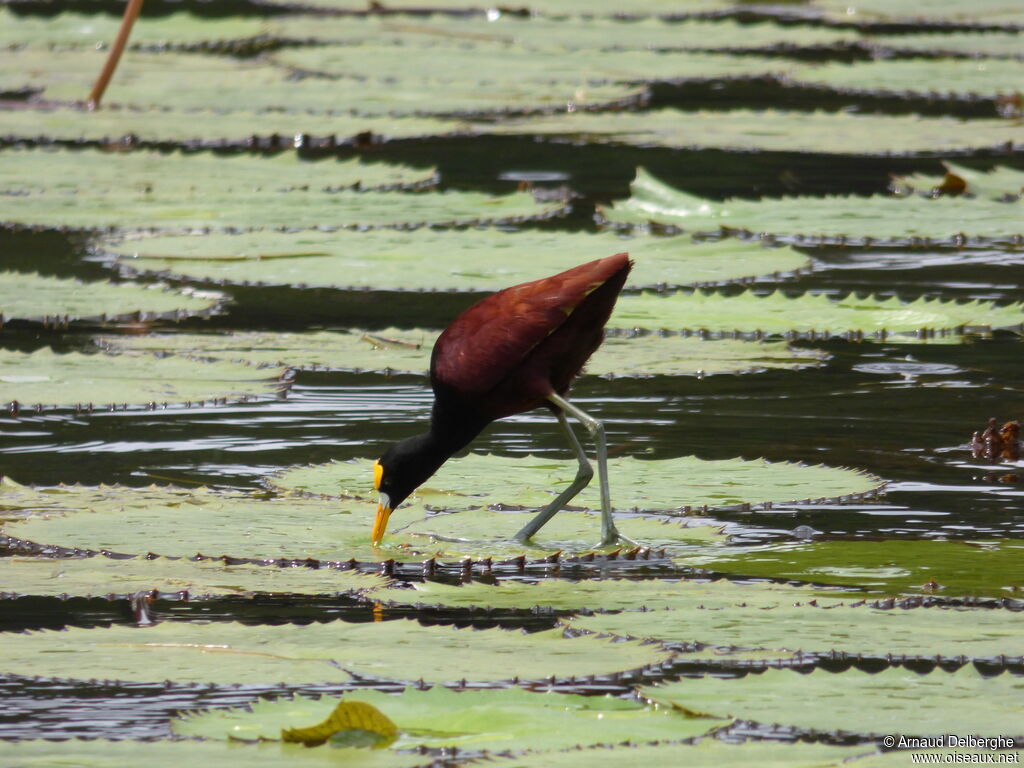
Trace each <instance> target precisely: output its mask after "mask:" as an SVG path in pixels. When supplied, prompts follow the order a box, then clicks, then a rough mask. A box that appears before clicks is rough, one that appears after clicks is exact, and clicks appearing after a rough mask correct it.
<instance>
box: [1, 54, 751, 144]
mask: <svg viewBox="0 0 1024 768" xmlns="http://www.w3.org/2000/svg"><path fill="white" fill-rule="evenodd" d="M390 53H391V55H392V57H393V58H405V59H406V60H408V55H407V54H408V51H406V50H404V49H403V50H402V51H400V52H399V53H400V54H401V55H400V56H396V55H395V54H396V51H395V50H394V49H391V51H390ZM106 55H107V54H106V51H48V50H24V51H19V52H17V53H16V54H14V55H7V56H4V58H3V59H0V91H16V90H18V89H22V88H37V89H41V90H42V97H43V98H44V99H46V100H48V101H56V102H78V101H81V99H82V97H83V94H87V93H88V92H89V88H90V87H91V86H92V81H93V79H95V76H96V72H98V71H99V70H100V68H101V67H102V66H103V61H104V59H105V57H106ZM727 58H729V57H723V59H727ZM415 66H416V65H415V64H414V63H412V62H409V66H408V67H406V68H405V72H404V74H405V75H408V74H409V72H412V71H414V68H415ZM733 66H734V67H736V68H740V67H743V66H744V65H742V64H734V65H733ZM746 68H747V69H750V68H751V66H750V65H746ZM550 80H551V78H547V79H546V81H544V82H528V81H526V80H525V78H520V77H517V78H514V79H511V80H510V79H509V78H504V77H503V78H502V79H501V80H500V81H498V82H494V83H490V84H486V85H483V86H482V85H481V83H480V78H479V77H472V76H464V77H462V78H461V79H460V80H459V81H457V82H452V81H444V80H441V79H438V78H428V77H403V78H401V79H398V80H385V79H383V78H382V77H381V76H380V75H378V74H377V73H371V74H370V77H369V78H367V79H355V78H350V79H346V80H345V83H344V85H340V84H331V83H325V82H324V81H323V80H322V79H321V78H303V79H299V80H296V79H294V78H292V77H290V73H289V71H288V69H286V68H284V67H280V66H274V65H272V64H269V63H266V62H265V61H264V60H262V59H246V60H240V59H235V58H231V57H227V56H204V55H200V54H196V53H189V54H174V53H159V54H150V53H136V52H132V51H129V52H127V53H125V55H124V57H123V58H122V61H121V64H120V66H119V67H118V70H117V84H116V88H113V89H111V92H110V94H109V96H108V98H107V100H106V101H105V102H104V110H106V109H108V108H109V107H111V106H114V107H116V106H118V105H132V106H134V107H154V108H160V109H161V110H163V109H175V110H190V109H208V110H244V111H253V110H275V109H276V110H282V109H290V110H304V111H313V112H319V113H329V114H348V113H351V114H358V115H382V116H383V115H428V114H429V115H455V114H467V113H468V114H487V113H496V112H497V113H504V112H510V111H511V112H522V113H525V112H533V111H544V110H552V109H558V110H562V109H565V108H566V105H567V104H572V105H573V106H574V107H575V108H579V109H593V108H602V107H606V106H607V107H612V106H621V105H623V104H629V103H639V102H641V101H643V100H645V99H646V97H647V89H646V88H645V87H644V86H640V85H632V84H628V83H627V84H618V83H600V84H593V83H591V84H587V83H584V82H575V81H573V82H568V81H563V82H561V83H553V82H550ZM183 82H187V83H188V87H187V88H182V87H181V86H182V83H183ZM222 124H223V123H222ZM244 130H246V131H249V132H251V128H245V129H244Z"/></svg>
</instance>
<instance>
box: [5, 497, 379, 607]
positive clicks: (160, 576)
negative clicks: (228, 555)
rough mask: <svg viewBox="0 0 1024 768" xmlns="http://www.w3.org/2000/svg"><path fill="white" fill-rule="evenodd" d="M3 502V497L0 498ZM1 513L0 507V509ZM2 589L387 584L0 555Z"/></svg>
mask: <svg viewBox="0 0 1024 768" xmlns="http://www.w3.org/2000/svg"><path fill="white" fill-rule="evenodd" d="M0 504H2V499H0ZM0 515H2V513H0ZM0 573H3V578H2V584H3V588H2V591H3V593H4V594H6V595H36V596H50V597H52V596H62V595H68V596H70V597H108V596H117V597H125V596H130V595H133V594H135V593H136V592H140V591H147V592H149V591H152V590H157V591H158V592H165V593H172V592H182V591H185V592H188V593H189V594H188V596H189V599H190V600H194V599H196V598H197V597H222V596H224V595H242V596H250V595H253V594H294V595H336V594H363V593H366V592H369V591H371V590H375V589H379V588H381V587H384V586H387V584H388V580H387V579H385V578H383V577H381V576H376V575H374V574H368V573H359V572H357V571H348V570H345V571H342V570H338V569H335V568H301V567H299V568H278V567H277V566H274V565H228V564H226V563H223V562H217V561H211V560H200V561H198V562H197V561H193V560H188V559H181V560H172V559H169V558H166V557H159V558H138V557H136V558H132V559H129V560H125V559H120V558H116V559H115V558H108V557H104V556H102V555H98V556H96V557H86V558H61V559H56V560H55V559H51V558H39V557H35V558H30V557H4V558H0Z"/></svg>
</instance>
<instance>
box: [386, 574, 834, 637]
mask: <svg viewBox="0 0 1024 768" xmlns="http://www.w3.org/2000/svg"><path fill="white" fill-rule="evenodd" d="M412 587H413V588H412V589H381V590H379V591H377V592H375V593H374V600H380V601H387V602H393V603H401V604H411V605H444V606H452V607H458V608H498V609H508V608H515V609H525V608H549V609H554V610H574V609H581V608H585V609H587V610H590V611H615V610H624V609H637V610H646V611H655V610H660V609H665V608H672V609H675V610H677V611H680V614H679V615H683V614H682V609H687V610H695V609H697V608H705V607H706V608H708V609H712V610H713V609H726V608H732V607H736V606H739V605H742V606H744V607H746V608H750V609H765V608H778V607H787V606H792V605H793V604H795V603H800V602H806V601H808V600H817V601H820V602H821V603H822V604H825V603H835V602H837V601H838V600H840V599H841V597H842V596H841V595H840V597H836V595H837V594H840V593H836V592H832V593H826V592H824V591H822V590H819V589H814V588H809V587H798V586H792V585H789V584H772V583H770V582H754V583H749V584H740V583H738V582H732V581H727V580H725V579H720V580H718V581H688V580H683V579H679V580H673V581H662V580H660V579H646V580H633V579H603V580H600V581H598V580H588V581H561V580H553V579H546V580H544V581H540V582H537V583H535V584H527V583H524V582H518V581H501V582H499V583H498V584H495V585H491V584H484V583H482V582H470V583H468V584H460V585H458V586H453V585H451V584H443V583H440V582H436V581H425V582H418V583H415V584H413V585H412ZM686 615H689V614H686ZM621 616H623V617H624V618H625V617H627V616H628V617H632V618H634V619H635V618H636V617H635V615H634V614H632V613H630V614H621ZM601 618H604V617H601ZM608 618H611V619H612V620H614V618H613V617H608ZM645 621H646V619H645ZM658 625H660V623H658V624H656V626H658ZM644 631H646V629H645V624H644V623H643V622H640V623H637V624H634V630H633V631H631V632H629V634H640V633H642V632H644ZM618 634H624V633H621V632H620V633H618Z"/></svg>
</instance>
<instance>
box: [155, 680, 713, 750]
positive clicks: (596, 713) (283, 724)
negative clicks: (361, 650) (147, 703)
mask: <svg viewBox="0 0 1024 768" xmlns="http://www.w3.org/2000/svg"><path fill="white" fill-rule="evenodd" d="M338 701H339V700H338V699H336V698H334V697H326V696H325V697H323V698H320V699H312V698H305V697H294V698H290V699H288V698H282V699H277V700H276V701H268V700H266V699H262V700H260V701H258V702H257V703H256V704H254V705H252V707H248V708H242V709H217V710H210V711H206V712H194V713H190V714H187V715H185V716H183V717H181V718H179V719H176V720H173V721H172V722H171V728H172V729H173V730H174V732H175V733H176V734H178V735H179V736H187V737H191V738H196V737H198V738H203V739H225V738H228V739H232V740H234V739H240V740H243V741H258V740H266V739H270V740H275V739H277V738H279V735H280V730H281V728H287V727H296V726H298V725H301V724H304V723H308V722H316V721H317V720H318V719H322V718H324V717H326V716H327V714H329V713H330V711H331V710H332V709H333V708H334V707H335V706H336V705H337V703H338ZM341 701H360V702H365V703H367V704H370V705H371V706H373V707H376V708H377V709H379V710H380V711H381V712H383V713H384V714H385V715H387V716H388V717H389V718H390V719H392V720H393V721H394V722H395V724H396V725H397V726H398V729H399V731H400V732H401V735H400V737H399V740H398V741H397V742H396V743H395V744H394V747H395V748H398V749H407V748H410V747H427V748H434V749H436V748H441V747H446V748H450V749H451V748H456V749H459V750H488V751H505V750H522V749H524V748H530V749H535V750H536V749H559V748H564V747H570V746H577V745H580V746H584V745H591V744H608V745H611V744H618V743H620V742H623V741H631V742H649V741H660V740H666V739H679V738H686V737H690V736H698V735H700V734H703V733H706V732H707V731H708V730H710V729H711V728H715V727H720V726H721V725H722V724H723V723H722V721H720V720H714V719H707V718H688V717H685V716H684V715H683V714H682V713H680V712H676V711H672V710H671V709H654V708H652V707H647V706H644V705H643V704H640V703H637V702H635V701H626V700H623V699H616V698H611V697H609V696H605V697H594V696H574V695H566V694H560V693H534V692H531V691H525V690H523V689H521V688H509V689H506V690H498V691H493V690H492V691H462V692H459V691H452V690H449V689H446V688H441V687H439V686H437V687H434V688H431V689H430V690H427V691H422V690H415V689H412V688H406V689H405V690H404V691H402V692H401V693H400V694H399V695H397V696H395V695H393V694H387V693H380V692H378V691H371V690H367V691H359V692H352V693H349V694H346V695H345V696H344V697H343V698H342V699H341Z"/></svg>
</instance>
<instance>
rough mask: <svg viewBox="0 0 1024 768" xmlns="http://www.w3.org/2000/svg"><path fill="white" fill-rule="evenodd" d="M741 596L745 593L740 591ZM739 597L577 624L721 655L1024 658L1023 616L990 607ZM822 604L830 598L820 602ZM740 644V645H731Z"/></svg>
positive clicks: (710, 598) (585, 618)
mask: <svg viewBox="0 0 1024 768" xmlns="http://www.w3.org/2000/svg"><path fill="white" fill-rule="evenodd" d="M736 592H737V593H739V592H740V590H736ZM737 602H738V594H737V597H736V598H732V599H731V600H728V599H721V598H719V599H715V598H714V597H713V596H711V595H709V596H708V597H707V598H706V599H704V600H703V601H702V602H701V604H700V605H697V604H696V603H697V601H696V600H694V599H692V598H691V599H683V600H680V602H679V606H678V608H677V609H676V610H670V611H656V612H653V613H652V612H638V611H635V610H629V611H623V612H622V613H617V614H595V615H594V616H582V617H578V618H575V619H573V620H572V626H574V627H578V628H580V629H587V630H590V631H592V632H601V633H611V634H615V635H621V636H623V637H643V638H656V639H658V640H662V641H665V642H673V643H683V642H685V643H694V642H697V643H701V644H703V645H709V646H714V647H716V648H719V649H728V650H726V651H723V652H722V653H721V655H720V658H725V659H730V660H732V659H744V658H746V654H745V653H744V651H745V650H747V649H754V650H759V651H769V652H770V653H771V654H772V655H773V657H774V658H781V657H783V656H787V655H789V654H791V653H795V652H798V651H801V652H804V653H830V652H833V651H840V652H844V653H848V654H878V655H881V654H889V653H891V654H894V655H906V656H915V657H922V658H935V657H936V656H947V657H956V656H964V657H967V658H972V659H977V658H986V657H991V656H1010V657H1016V656H1024V634H1022V630H1024V615H1022V613H1021V612H1020V611H1011V610H993V609H990V608H972V609H959V608H937V607H932V608H910V609H901V608H887V609H881V608H870V607H867V606H864V605H849V602H850V601H849V600H848V601H847V605H842V604H840V605H835V600H829V601H828V602H829V603H830V604H829V605H828V606H827V607H822V606H821V605H813V604H804V605H800V606H795V607H794V606H785V605H783V606H779V607H771V608H763V607H761V606H760V605H759V604H758V603H757V602H753V601H752V602H750V603H749V604H748V605H746V606H738V605H737ZM822 602H823V603H824V602H825V601H822ZM733 649H735V650H733Z"/></svg>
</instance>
